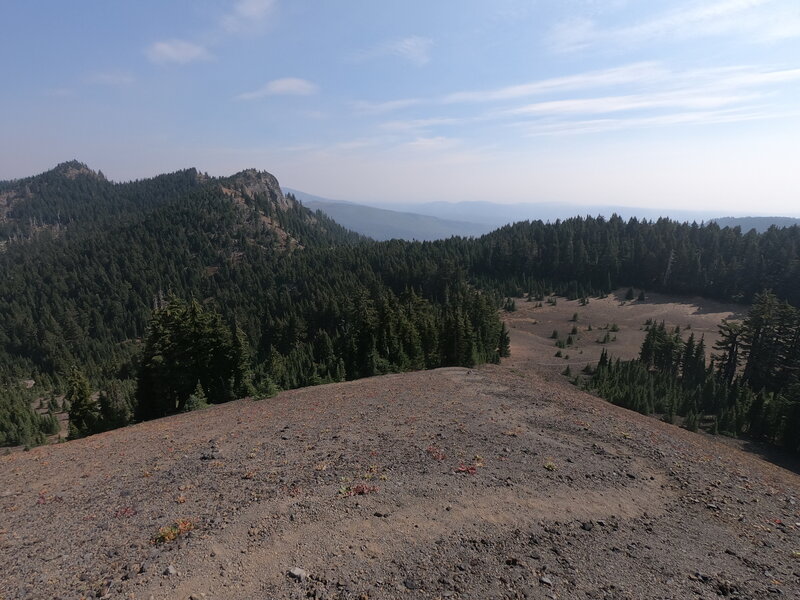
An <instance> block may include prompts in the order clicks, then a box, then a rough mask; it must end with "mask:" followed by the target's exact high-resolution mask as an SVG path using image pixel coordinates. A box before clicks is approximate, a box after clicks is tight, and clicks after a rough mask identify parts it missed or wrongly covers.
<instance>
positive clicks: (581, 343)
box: [505, 289, 744, 371]
mask: <svg viewBox="0 0 800 600" xmlns="http://www.w3.org/2000/svg"><path fill="white" fill-rule="evenodd" d="M516 307H517V310H516V312H512V313H506V315H505V318H506V322H507V323H508V326H509V327H510V328H512V329H514V330H516V332H517V335H516V336H515V341H516V342H517V344H516V348H515V349H514V350H515V352H514V355H515V357H516V358H519V357H520V356H521V355H524V357H525V358H527V359H528V361H527V362H526V363H525V364H526V365H527V366H537V367H550V368H551V370H553V369H556V368H560V369H562V370H563V369H564V368H565V367H566V365H567V364H569V365H570V367H571V369H572V370H573V371H575V370H576V367H577V368H578V369H580V368H582V367H584V366H585V365H586V364H588V363H592V364H594V363H596V362H597V360H598V359H599V358H600V353H601V352H602V351H603V349H604V348H605V349H606V350H607V351H608V353H609V354H610V355H612V356H615V357H619V358H622V359H631V358H635V357H636V356H638V355H639V349H640V348H641V346H642V341H643V340H644V336H645V333H646V332H645V331H644V324H645V322H646V321H647V320H648V319H651V320H652V321H653V322H655V323H660V322H662V321H663V322H664V324H665V325H666V326H667V327H668V328H669V329H670V330H671V329H673V328H674V327H680V328H681V330H683V331H684V337H688V336H689V334H692V333H693V334H694V336H695V339H696V340H698V341H699V340H700V339H701V338H704V339H705V344H706V350H707V351H708V352H710V351H711V350H712V349H713V346H714V342H716V341H717V338H718V325H719V323H720V322H721V321H722V319H740V318H742V317H743V308H744V307H743V306H742V305H739V304H725V303H721V302H715V301H713V300H707V299H705V298H698V297H675V296H667V295H664V294H655V293H653V294H647V300H646V301H645V302H638V301H636V300H633V301H631V300H625V290H624V289H623V290H617V292H616V293H614V294H610V295H609V296H608V297H606V298H600V299H597V298H592V299H590V301H589V304H587V305H586V306H581V305H580V302H579V301H577V300H572V301H569V300H565V299H563V298H557V299H556V304H555V305H551V304H548V303H546V302H544V303H542V306H540V307H539V306H537V303H536V302H526V301H525V300H524V299H522V298H517V299H516ZM576 314H577V315H578V319H577V321H574V320H573V318H574V316H575V315H576ZM615 325H616V328H615V327H614V326H615ZM573 328H575V329H577V333H576V334H572V331H573ZM615 329H617V330H616V331H615ZM554 331H556V332H558V334H559V339H561V340H562V341H566V340H567V338H568V337H572V339H573V344H572V345H570V346H567V347H565V348H563V349H560V348H557V347H556V345H555V344H556V340H555V339H553V338H552V337H551V336H552V334H553V332H554ZM606 334H608V337H609V341H608V342H606V343H600V342H601V341H603V340H604V338H605V336H606ZM558 350H561V354H562V355H563V356H562V357H556V356H555V353H556V352H557V351H558Z"/></svg>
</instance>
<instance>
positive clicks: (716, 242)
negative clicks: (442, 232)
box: [447, 217, 800, 306]
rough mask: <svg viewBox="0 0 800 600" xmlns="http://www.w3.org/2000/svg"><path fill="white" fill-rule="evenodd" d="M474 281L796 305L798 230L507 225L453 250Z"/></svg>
mask: <svg viewBox="0 0 800 600" xmlns="http://www.w3.org/2000/svg"><path fill="white" fill-rule="evenodd" d="M447 243H448V244H450V245H451V246H452V247H453V253H454V254H458V255H462V256H464V257H466V260H467V261H468V264H469V269H470V273H471V275H472V276H473V278H474V279H475V280H476V281H479V282H483V283H485V284H487V285H492V286H500V289H501V290H503V291H504V293H505V294H506V295H513V294H515V293H517V294H518V293H521V292H528V291H531V290H536V289H537V288H540V287H541V283H540V282H542V281H544V282H548V283H547V284H546V285H547V286H552V287H553V288H554V289H556V291H558V292H559V293H563V294H565V295H568V296H570V297H572V298H577V297H581V296H588V295H592V294H595V293H598V292H604V291H609V290H611V289H613V288H615V287H619V286H630V285H632V286H635V287H639V288H644V289H649V290H661V291H665V292H672V293H682V294H683V293H685V294H698V295H702V296H706V297H709V298H716V299H724V300H734V301H739V302H750V301H752V300H753V298H754V297H755V295H756V294H758V293H759V292H761V291H762V290H764V289H771V290H772V291H773V292H774V293H775V294H776V295H777V296H778V297H780V298H783V299H786V300H788V301H789V302H790V303H792V304H793V305H795V306H798V305H800V227H798V226H794V227H787V228H784V229H777V228H773V229H770V230H768V231H767V232H765V233H763V234H758V233H756V232H755V231H749V232H747V233H742V231H741V230H740V229H738V228H733V229H730V228H720V227H719V226H718V225H716V224H714V223H711V224H708V225H705V226H700V225H698V224H696V223H692V224H689V223H676V222H674V221H670V220H668V219H659V220H658V221H655V222H650V221H639V220H636V219H631V220H629V221H623V220H622V219H620V218H619V217H612V218H610V219H603V218H591V217H588V218H580V217H578V218H574V219H567V220H565V221H557V222H556V223H551V224H544V223H542V222H541V221H534V222H523V223H516V224H514V225H509V226H507V227H503V228H501V229H498V230H497V231H494V232H492V233H490V234H488V235H486V236H483V237H482V238H480V239H479V240H477V241H476V242H475V243H469V242H466V241H463V240H462V241H450V242H447Z"/></svg>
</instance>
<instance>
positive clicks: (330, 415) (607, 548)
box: [0, 331, 800, 600]
mask: <svg viewBox="0 0 800 600" xmlns="http://www.w3.org/2000/svg"><path fill="white" fill-rule="evenodd" d="M529 338H530V336H528V335H525V334H523V333H522V332H519V331H516V332H514V331H512V343H513V349H514V350H515V357H513V358H512V359H509V360H508V361H504V363H503V365H499V366H493V365H490V366H484V367H480V368H477V369H471V370H470V369H461V368H452V369H438V370H435V371H427V372H419V373H408V374H400V375H389V376H385V377H376V378H371V379H366V380H361V381H356V382H349V383H342V384H333V385H326V386H319V387H316V388H308V389H304V390H296V391H292V392H285V393H282V394H279V395H278V396H276V397H275V398H272V399H268V400H262V401H252V400H240V401H238V402H232V403H230V404H226V405H221V406H216V407H212V408H210V409H207V410H204V411H200V412H195V413H189V414H183V415H178V416H175V417H171V418H167V419H161V420H158V421H152V422H149V423H144V424H140V425H136V426H132V427H127V428H124V429H121V430H117V431H112V432H108V433H104V434H101V435H97V436H93V437H90V438H86V439H83V440H77V441H74V442H68V443H64V444H57V445H53V446H46V447H41V448H35V449H33V450H31V451H30V452H16V453H12V454H9V455H7V456H3V457H0V565H2V569H0V599H2V600H10V599H12V598H14V599H16V598H31V599H39V598H41V599H48V600H50V599H53V598H63V599H74V598H136V599H139V598H141V599H143V600H147V599H149V598H156V599H160V598H170V599H173V598H176V599H181V600H185V599H189V598H194V599H199V598H207V599H227V598H264V599H271V598H276V599H277V598H317V599H320V598H328V599H339V598H342V599H344V598H352V599H378V598H400V597H402V598H475V599H488V598H537V599H538V598H558V599H561V598H564V599H572V598H575V599H584V598H585V599H594V600H600V599H630V600H643V599H650V598H652V599H667V598H670V599H676V600H677V599H681V600H684V599H686V598H719V597H730V598H772V597H780V596H783V597H787V598H796V597H798V596H799V595H800V512H799V510H800V509H798V505H797V498H798V496H799V495H800V494H798V490H800V477H798V475H796V474H795V473H794V472H792V471H790V470H786V469H783V468H780V467H778V466H775V465H773V464H771V463H769V462H765V461H764V460H762V459H760V458H759V457H758V456H755V455H753V454H748V453H746V452H743V451H740V450H738V449H736V448H732V447H730V445H729V444H726V443H724V442H721V441H717V440H714V439H713V438H710V437H708V436H703V435H697V434H692V433H689V432H687V431H683V430H681V429H678V428H676V427H673V426H670V425H667V424H665V423H661V422H659V421H657V420H655V419H651V418H648V417H644V416H641V415H638V414H634V413H631V412H629V411H625V410H622V409H619V408H616V407H613V406H611V405H609V404H607V403H605V402H603V401H602V400H599V399H597V398H594V397H592V396H589V395H587V394H584V393H582V392H580V391H579V390H577V389H575V388H574V387H572V386H570V385H569V384H568V383H567V382H566V381H565V379H564V378H563V377H561V376H558V375H557V374H554V373H552V372H549V371H547V370H539V369H537V368H536V367H535V366H532V365H531V364H530V363H531V357H530V355H529V354H526V352H525V347H524V346H525V344H527V343H528V341H527V340H528V339H529ZM176 523H182V527H180V528H178V527H175V528H173V529H164V530H162V528H165V527H169V526H171V525H174V524H176ZM160 531H161V538H162V541H158V540H157V539H156V538H158V537H159V532H160ZM173 536H174V537H175V539H171V540H168V539H164V538H171V537H173Z"/></svg>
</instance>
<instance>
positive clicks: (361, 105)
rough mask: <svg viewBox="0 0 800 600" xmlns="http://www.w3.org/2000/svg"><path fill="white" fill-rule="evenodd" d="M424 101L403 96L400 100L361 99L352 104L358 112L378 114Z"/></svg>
mask: <svg viewBox="0 0 800 600" xmlns="http://www.w3.org/2000/svg"><path fill="white" fill-rule="evenodd" d="M423 102H424V101H423V100H422V99H421V98H401V99H399V100H388V101H386V102H368V101H364V100H359V101H358V102H353V105H352V106H353V108H354V109H355V110H356V112H359V113H364V114H372V115H378V114H383V113H387V112H392V111H395V110H400V109H403V108H408V107H410V106H417V105H419V104H422V103H423Z"/></svg>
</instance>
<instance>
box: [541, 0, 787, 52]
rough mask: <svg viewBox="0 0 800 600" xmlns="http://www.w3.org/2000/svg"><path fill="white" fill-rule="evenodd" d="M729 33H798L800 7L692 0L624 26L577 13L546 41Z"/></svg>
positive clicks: (636, 40)
mask: <svg viewBox="0 0 800 600" xmlns="http://www.w3.org/2000/svg"><path fill="white" fill-rule="evenodd" d="M727 34H739V35H740V36H741V37H743V38H745V39H748V38H749V39H751V40H756V41H774V40H778V39H785V38H788V37H796V36H798V35H800V12H798V11H797V8H796V5H794V3H793V2H788V3H787V2H783V1H782V0H717V1H716V2H712V3H709V2H707V1H699V0H691V1H690V2H683V3H682V5H680V6H678V7H676V8H673V9H671V10H669V11H666V12H663V13H660V14H657V15H654V16H652V17H650V18H647V19H643V20H641V21H639V22H636V23H633V24H630V25H624V26H616V27H607V28H604V27H602V26H601V25H598V24H597V23H596V22H595V21H594V20H592V19H587V18H581V17H576V18H573V19H570V20H567V21H563V22H561V23H558V24H557V25H555V26H554V27H553V28H552V29H551V31H550V33H549V35H548V36H547V38H546V44H547V45H548V46H549V48H550V49H551V50H553V51H555V52H575V51H579V50H584V49H587V48H590V47H596V46H609V47H616V46H631V45H637V44H641V43H644V42H649V41H661V40H664V39H686V38H693V37H702V36H713V35H727Z"/></svg>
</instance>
